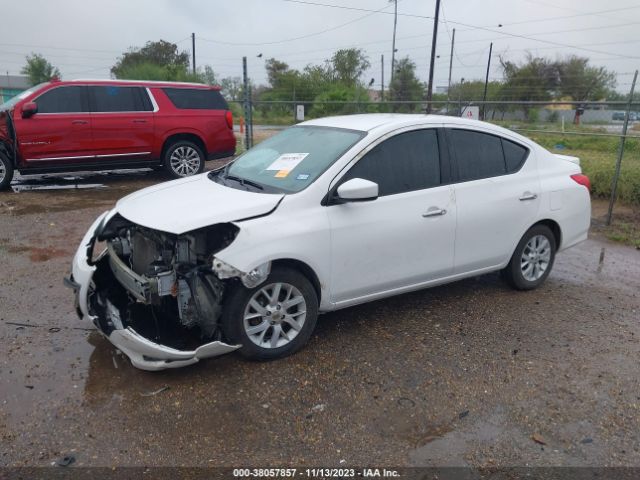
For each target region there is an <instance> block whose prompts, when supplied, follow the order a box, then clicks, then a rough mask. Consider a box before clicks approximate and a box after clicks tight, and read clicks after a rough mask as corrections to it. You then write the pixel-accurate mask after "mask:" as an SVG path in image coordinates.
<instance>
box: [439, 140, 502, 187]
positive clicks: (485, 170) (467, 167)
mask: <svg viewBox="0 0 640 480" xmlns="http://www.w3.org/2000/svg"><path fill="white" fill-rule="evenodd" d="M450 135H451V137H450V138H451V146H452V147H453V151H454V152H455V157H456V162H457V165H458V177H459V181H461V182H464V181H468V180H476V179H480V178H488V177H497V176H499V175H504V174H505V173H506V168H505V161H504V154H503V152H502V145H501V143H500V138H499V137H496V136H493V135H488V134H486V133H480V132H475V131H472V130H457V129H452V130H450Z"/></svg>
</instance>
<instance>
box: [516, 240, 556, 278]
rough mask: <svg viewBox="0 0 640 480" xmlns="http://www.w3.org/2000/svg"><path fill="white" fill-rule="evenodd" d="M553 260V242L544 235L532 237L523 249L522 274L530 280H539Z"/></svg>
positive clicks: (521, 259)
mask: <svg viewBox="0 0 640 480" xmlns="http://www.w3.org/2000/svg"><path fill="white" fill-rule="evenodd" d="M550 261H551V243H550V242H549V239H548V238H547V237H545V236H544V235H536V236H535V237H531V239H529V241H528V242H527V244H526V245H525V246H524V249H523V250H522V257H521V258H520V269H521V271H522V276H523V277H524V278H525V279H526V280H528V281H529V282H535V281H536V280H538V279H539V278H540V277H542V275H544V272H546V270H547V268H549V262H550Z"/></svg>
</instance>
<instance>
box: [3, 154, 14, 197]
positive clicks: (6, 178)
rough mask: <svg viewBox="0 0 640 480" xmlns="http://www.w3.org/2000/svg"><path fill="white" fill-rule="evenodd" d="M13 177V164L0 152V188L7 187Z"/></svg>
mask: <svg viewBox="0 0 640 480" xmlns="http://www.w3.org/2000/svg"><path fill="white" fill-rule="evenodd" d="M12 179H13V164H12V163H11V160H9V159H8V158H7V156H6V155H4V154H3V153H0V190H5V189H7V188H9V185H10V184H11V180H12Z"/></svg>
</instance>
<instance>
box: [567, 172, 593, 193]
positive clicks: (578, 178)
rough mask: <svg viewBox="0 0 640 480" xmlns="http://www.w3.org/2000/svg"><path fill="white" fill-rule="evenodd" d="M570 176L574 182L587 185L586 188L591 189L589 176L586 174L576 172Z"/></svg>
mask: <svg viewBox="0 0 640 480" xmlns="http://www.w3.org/2000/svg"><path fill="white" fill-rule="evenodd" d="M571 178H572V179H573V181H574V182H576V183H579V184H580V185H582V186H584V187H587V190H589V191H591V182H590V181H589V177H587V176H586V175H584V174H582V173H576V174H575V175H571Z"/></svg>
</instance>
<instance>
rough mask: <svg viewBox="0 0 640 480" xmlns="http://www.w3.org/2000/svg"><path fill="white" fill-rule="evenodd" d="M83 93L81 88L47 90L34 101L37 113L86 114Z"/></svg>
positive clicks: (65, 87) (66, 87)
mask: <svg viewBox="0 0 640 480" xmlns="http://www.w3.org/2000/svg"><path fill="white" fill-rule="evenodd" d="M84 92H85V87H83V86H62V87H56V88H53V89H51V90H48V91H46V92H44V93H43V94H42V95H40V96H39V97H37V98H36V99H35V102H36V105H38V113H85V112H88V111H89V109H88V108H87V102H86V98H85V94H84Z"/></svg>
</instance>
